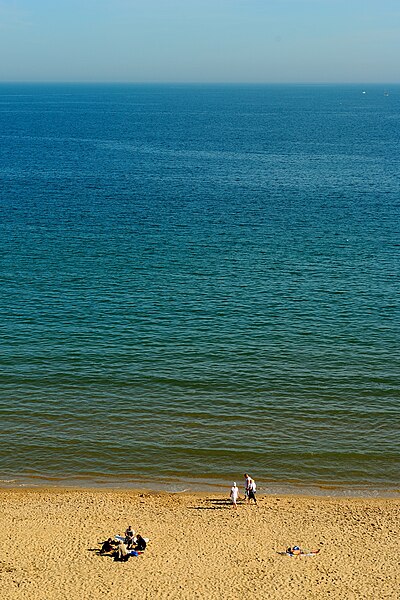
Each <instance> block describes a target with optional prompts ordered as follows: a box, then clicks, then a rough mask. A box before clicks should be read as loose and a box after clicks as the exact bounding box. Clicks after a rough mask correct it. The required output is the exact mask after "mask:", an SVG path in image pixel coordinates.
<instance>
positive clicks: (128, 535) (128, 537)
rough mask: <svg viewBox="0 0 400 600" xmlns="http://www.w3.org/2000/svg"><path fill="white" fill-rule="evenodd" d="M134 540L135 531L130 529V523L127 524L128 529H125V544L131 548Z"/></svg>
mask: <svg viewBox="0 0 400 600" xmlns="http://www.w3.org/2000/svg"><path fill="white" fill-rule="evenodd" d="M134 542H135V532H134V531H133V529H132V525H129V527H128V529H127V530H126V531H125V544H126V545H127V547H128V548H132V546H133V544H134Z"/></svg>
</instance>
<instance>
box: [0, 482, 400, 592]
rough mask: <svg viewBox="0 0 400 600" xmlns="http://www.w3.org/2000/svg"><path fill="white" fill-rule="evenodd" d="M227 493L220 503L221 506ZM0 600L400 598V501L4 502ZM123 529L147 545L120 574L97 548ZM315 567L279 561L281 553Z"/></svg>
mask: <svg viewBox="0 0 400 600" xmlns="http://www.w3.org/2000/svg"><path fill="white" fill-rule="evenodd" d="M228 493H229V492H227V495H228ZM0 498H1V511H0V547H1V556H0V597H1V598H7V599H10V600H12V599H14V598H15V599H16V598H21V599H22V598H23V599H29V600H42V599H43V600H44V599H46V600H54V599H57V600H58V599H64V598H65V599H66V598H74V600H75V599H77V600H80V599H92V598H93V599H98V598H125V599H134V598H135V599H136V598H156V599H157V598H160V599H161V598H171V599H172V598H176V599H180V598H182V599H184V598H191V599H192V598H194V599H203V598H204V599H213V598H222V599H237V598H240V599H243V598H252V600H254V599H261V598H263V599H265V598H270V599H282V598H287V597H299V598H321V599H326V598H335V599H341V600H352V599H354V600H361V599H371V600H372V599H374V600H382V599H384V598H390V599H399V598H400V575H399V572H400V567H399V556H400V555H399V549H398V543H399V529H398V523H399V515H400V500H398V499H390V498H388V499H376V498H372V499H354V498H353V499H347V498H331V497H303V496H299V497H294V496H275V495H271V496H266V495H264V496H260V497H259V504H258V506H257V507H255V506H252V505H250V506H245V505H239V506H238V510H237V511H234V510H232V509H231V508H230V505H229V503H228V501H227V499H226V498H224V497H223V496H221V495H220V494H215V495H214V494H175V495H169V494H164V493H149V492H137V491H135V492H133V491H118V490H115V491H102V490H68V489H41V490H34V489H13V490H2V491H0ZM128 525H132V526H133V528H134V529H135V530H136V531H137V532H139V533H141V534H142V535H143V536H145V537H148V538H150V542H149V546H148V549H147V550H146V552H145V553H144V554H143V555H142V556H140V557H138V558H130V559H129V561H128V562H126V563H118V562H114V561H113V560H112V559H111V558H110V557H106V556H104V557H101V556H98V555H96V553H95V552H94V551H93V549H94V548H98V547H99V542H100V541H101V540H104V539H106V538H107V537H109V536H113V535H115V534H118V533H120V534H121V533H123V532H124V531H125V529H126V527H127V526H128ZM294 544H297V545H300V546H301V547H304V548H313V547H317V548H321V551H320V553H319V554H318V555H317V556H315V557H295V558H290V557H288V556H280V555H279V554H278V553H277V551H279V550H284V549H285V548H286V547H287V546H288V545H294Z"/></svg>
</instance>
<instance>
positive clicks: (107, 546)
mask: <svg viewBox="0 0 400 600" xmlns="http://www.w3.org/2000/svg"><path fill="white" fill-rule="evenodd" d="M114 550H115V547H114V544H113V541H112V539H111V538H108V540H106V541H105V542H103V545H102V546H101V550H100V554H108V553H109V552H114Z"/></svg>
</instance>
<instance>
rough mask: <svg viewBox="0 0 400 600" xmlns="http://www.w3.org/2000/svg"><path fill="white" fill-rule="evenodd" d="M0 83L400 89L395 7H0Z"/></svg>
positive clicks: (96, 2)
mask: <svg viewBox="0 0 400 600" xmlns="http://www.w3.org/2000/svg"><path fill="white" fill-rule="evenodd" d="M0 53H1V57H2V60H1V61H0V81H2V82H17V81H18V82H132V83H134V82H138V83H147V82H149V83H150V82H165V83H167V82H174V83H192V82H199V83H389V82H390V83H398V82H400V73H399V66H398V57H399V56H400V2H399V1H398V0H383V1H381V2H378V1H376V0H346V1H345V0H146V1H144V0H143V1H142V0H0Z"/></svg>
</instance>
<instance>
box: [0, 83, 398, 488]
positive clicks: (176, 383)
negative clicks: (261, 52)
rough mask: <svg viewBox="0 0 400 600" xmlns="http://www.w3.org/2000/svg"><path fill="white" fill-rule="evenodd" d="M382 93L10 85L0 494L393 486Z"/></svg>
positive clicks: (394, 383)
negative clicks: (68, 487) (78, 488)
mask: <svg viewBox="0 0 400 600" xmlns="http://www.w3.org/2000/svg"><path fill="white" fill-rule="evenodd" d="M384 92H385V90H384V88H383V87H382V86H367V87H364V88H361V87H360V86H306V85H303V86H301V85H298V86H179V85H176V86H172V85H169V86H161V85H158V86H157V85H154V86H153V85H61V84H60V85H44V84H43V85H33V84H31V85H22V84H20V85H17V84H12V85H11V84H10V85H8V84H2V85H0V182H1V183H0V193H1V197H0V309H1V312H0V335H1V339H0V344H1V346H0V370H1V372H0V419H1V428H0V480H1V481H2V482H3V484H10V483H11V484H12V485H19V484H24V485H25V484H35V483H36V484H38V483H48V482H53V483H77V482H80V483H82V484H84V485H92V484H93V485H96V484H99V485H149V486H150V487H157V486H160V485H163V486H165V487H166V488H167V489H181V488H182V489H183V487H187V486H188V485H189V486H194V487H196V486H197V487H201V486H202V485H205V484H209V483H210V482H211V483H212V482H215V483H216V484H219V485H224V484H225V483H226V482H227V483H228V484H229V485H230V484H231V480H233V479H237V478H238V477H240V476H241V474H242V473H243V472H244V471H249V472H250V473H251V474H252V475H253V476H254V477H255V479H256V480H257V481H258V482H259V488H260V489H261V490H268V489H278V488H279V489H287V488H288V487H290V486H294V487H296V488H298V489H306V488H307V489H308V488H310V487H315V486H322V487H323V488H325V489H331V488H338V489H346V490H355V489H362V490H364V491H365V493H372V492H373V491H376V490H378V491H382V490H391V489H394V488H396V487H398V483H399V476H400V463H399V450H400V435H399V433H400V431H399V430H400V427H399V423H400V419H399V416H400V409H399V397H400V394H399V390H400V385H399V366H400V365H399V348H398V346H399V333H400V332H399V329H400V327H399V323H400V321H399V300H398V290H399V277H400V269H399V266H400V265H399V249H400V236H399V216H400V179H399V173H400V151H399V147H400V146H399V142H400V139H399V138H400V86H391V87H390V88H389V90H388V92H387V93H384Z"/></svg>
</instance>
